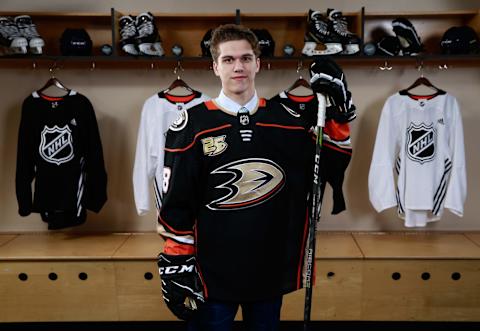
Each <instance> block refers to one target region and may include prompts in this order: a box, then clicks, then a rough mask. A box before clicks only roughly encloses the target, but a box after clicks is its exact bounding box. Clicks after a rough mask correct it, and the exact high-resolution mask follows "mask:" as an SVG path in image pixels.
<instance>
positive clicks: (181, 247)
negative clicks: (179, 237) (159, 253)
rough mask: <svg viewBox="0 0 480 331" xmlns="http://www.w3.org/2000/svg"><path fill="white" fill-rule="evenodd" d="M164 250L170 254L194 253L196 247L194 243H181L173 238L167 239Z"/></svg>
mask: <svg viewBox="0 0 480 331" xmlns="http://www.w3.org/2000/svg"><path fill="white" fill-rule="evenodd" d="M163 252H164V253H165V254H170V255H193V254H195V248H194V247H193V246H192V245H186V244H179V243H177V242H175V241H174V240H172V239H168V238H167V240H165V245H164V246H163Z"/></svg>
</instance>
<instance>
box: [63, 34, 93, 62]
mask: <svg viewBox="0 0 480 331" xmlns="http://www.w3.org/2000/svg"><path fill="white" fill-rule="evenodd" d="M60 51H61V53H62V55H67V56H69V55H77V56H84V55H91V54H92V40H91V39H90V36H89V35H88V33H87V31H86V30H85V29H70V28H67V29H65V31H63V33H62V36H61V38H60Z"/></svg>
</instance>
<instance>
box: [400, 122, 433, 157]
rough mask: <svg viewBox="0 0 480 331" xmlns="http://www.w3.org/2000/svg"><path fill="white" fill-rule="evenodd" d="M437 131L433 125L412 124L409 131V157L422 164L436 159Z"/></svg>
mask: <svg viewBox="0 0 480 331" xmlns="http://www.w3.org/2000/svg"><path fill="white" fill-rule="evenodd" d="M435 140H436V131H435V129H434V128H433V124H430V125H426V124H424V123H422V124H420V125H415V124H413V123H411V124H410V126H409V127H408V131H407V155H408V157H409V158H410V159H411V160H412V161H416V162H420V163H421V164H423V163H425V162H428V161H430V160H432V159H433V158H434V157H435Z"/></svg>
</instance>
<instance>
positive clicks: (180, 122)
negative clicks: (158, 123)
mask: <svg viewBox="0 0 480 331" xmlns="http://www.w3.org/2000/svg"><path fill="white" fill-rule="evenodd" d="M187 122H188V113H187V110H186V109H185V110H183V111H182V112H181V113H180V115H179V116H178V117H177V119H176V120H175V121H174V122H173V123H172V125H170V130H172V131H180V130H183V128H185V126H186V125H187Z"/></svg>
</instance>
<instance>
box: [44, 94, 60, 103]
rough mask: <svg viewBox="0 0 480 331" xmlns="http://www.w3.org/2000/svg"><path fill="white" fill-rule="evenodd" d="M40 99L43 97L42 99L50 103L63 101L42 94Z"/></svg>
mask: <svg viewBox="0 0 480 331" xmlns="http://www.w3.org/2000/svg"><path fill="white" fill-rule="evenodd" d="M40 97H42V99H45V100H48V101H60V100H63V97H50V96H48V95H45V94H40Z"/></svg>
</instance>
